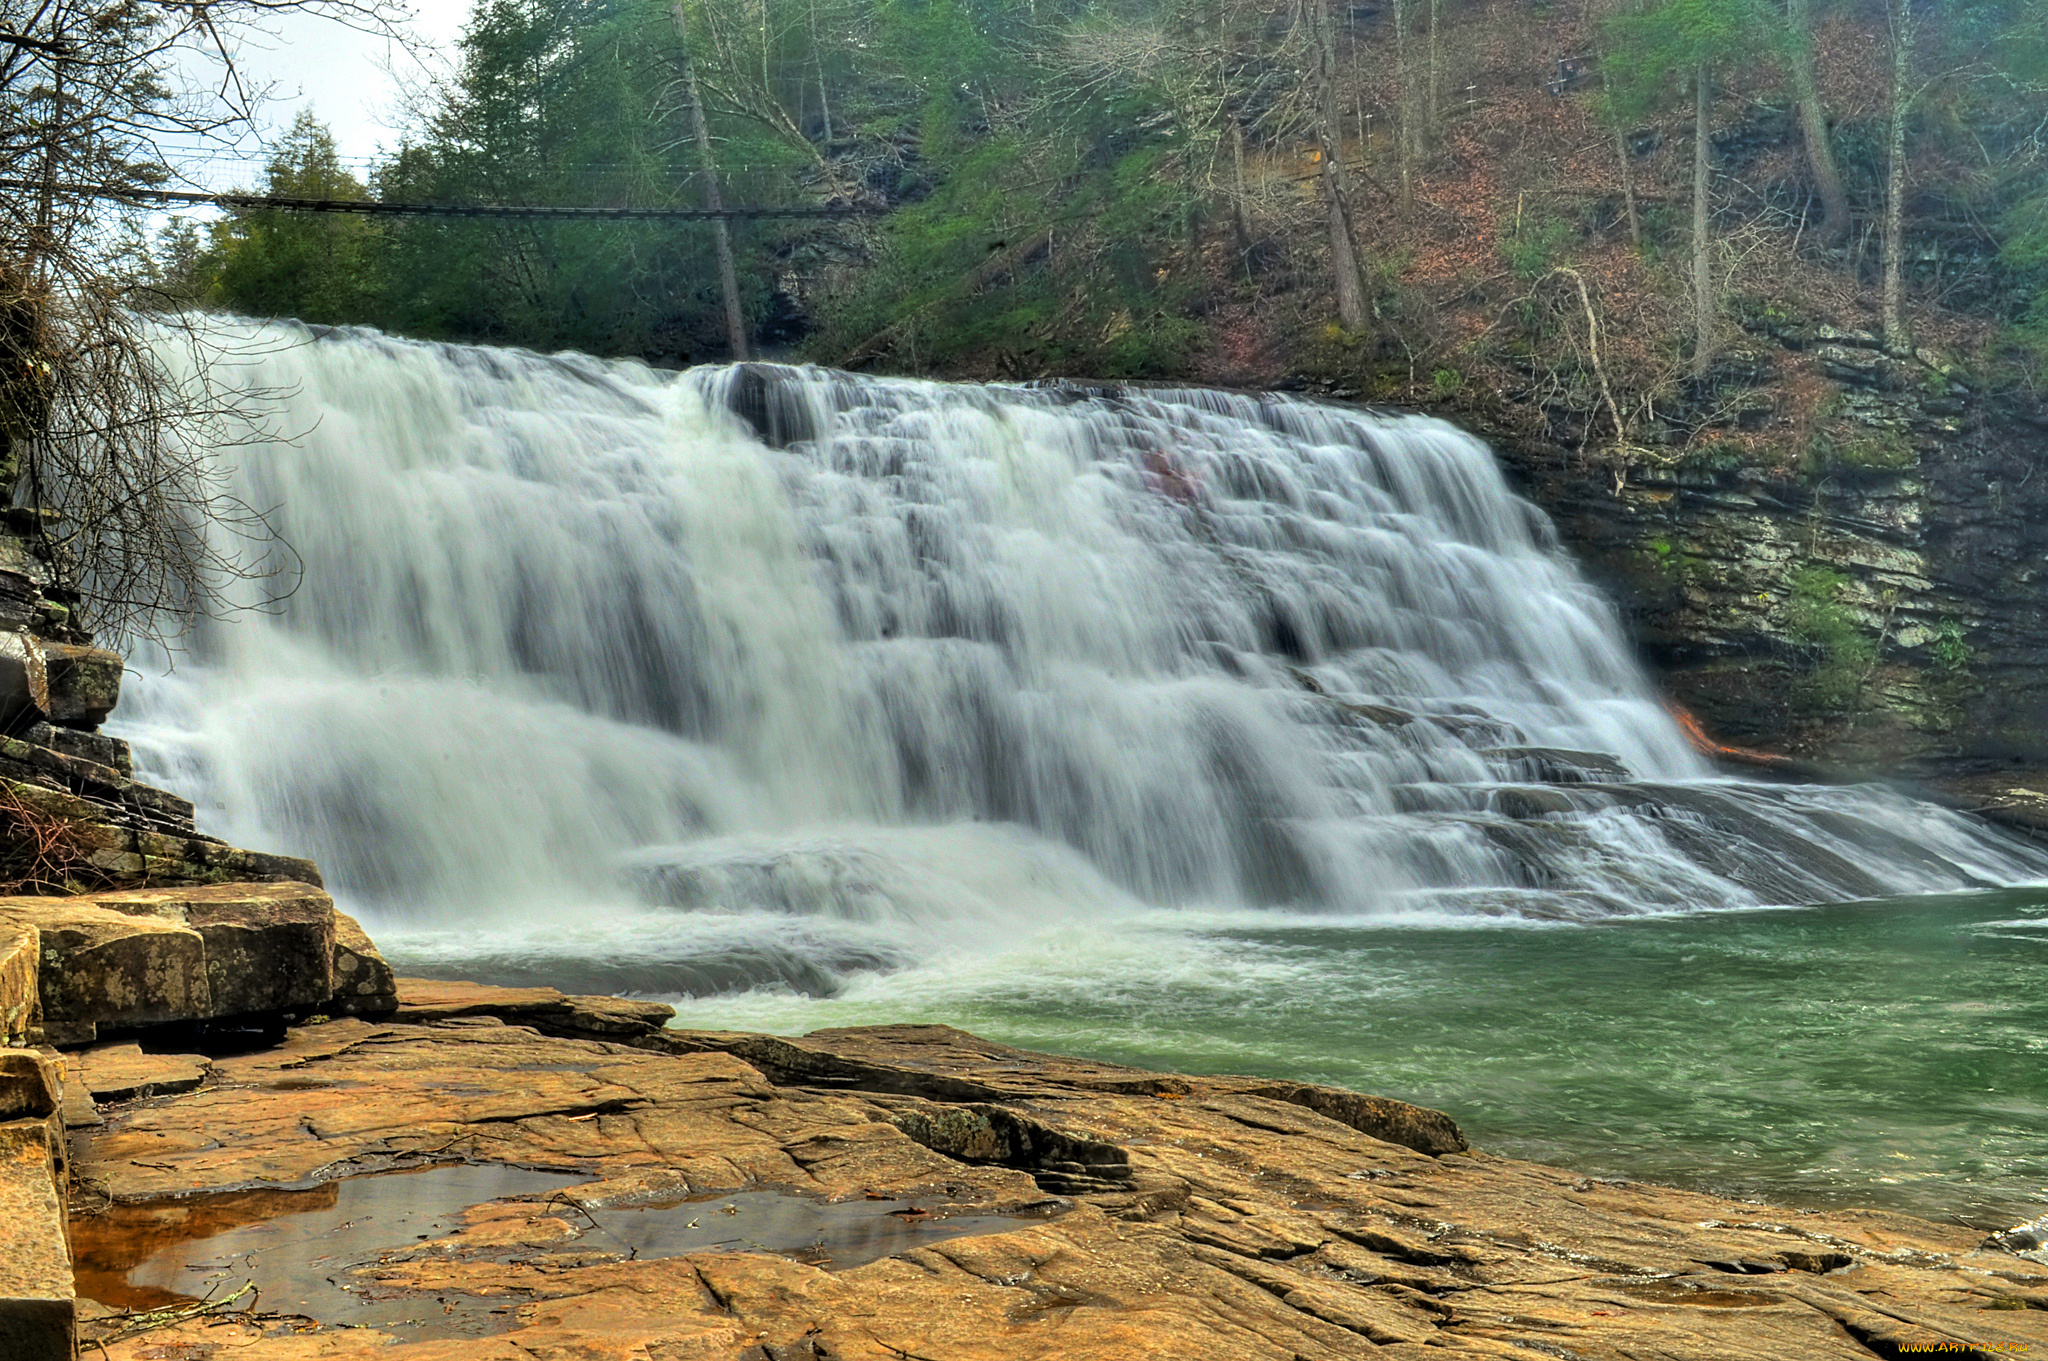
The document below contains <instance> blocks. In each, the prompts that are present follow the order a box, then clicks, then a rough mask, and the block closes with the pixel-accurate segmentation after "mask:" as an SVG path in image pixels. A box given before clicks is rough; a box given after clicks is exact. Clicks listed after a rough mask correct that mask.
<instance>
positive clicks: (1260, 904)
mask: <svg viewBox="0 0 2048 1361" xmlns="http://www.w3.org/2000/svg"><path fill="white" fill-rule="evenodd" d="M215 325H216V326H217V328H218V331H219V333H220V335H222V336H223V337H229V338H231V340H232V343H231V344H230V343H223V345H222V347H221V352H220V353H219V354H218V355H215V356H214V357H213V358H212V359H211V360H210V361H208V362H209V365H210V374H211V380H212V381H213V382H214V383H215V384H216V385H222V384H225V385H229V386H235V387H239V388H241V389H242V390H244V391H245V392H247V393H249V394H251V396H250V399H249V401H248V403H246V404H248V405H251V406H255V405H258V404H259V398H260V399H261V401H262V402H267V403H268V409H269V411H270V413H271V414H270V415H269V416H268V417H266V418H265V419H263V420H262V421H259V422H257V423H256V424H252V425H251V426H250V428H249V429H248V430H247V431H246V432H245V435H244V437H243V438H242V439H240V440H239V441H238V442H237V444H236V447H233V448H231V449H229V450H228V451H227V452H228V454H229V455H231V456H232V459H233V461H234V462H235V464H236V467H235V469H234V472H233V474H232V476H233V478H234V480H235V487H236V490H237V492H238V493H239V495H240V496H241V497H242V498H243V499H244V500H246V501H247V502H248V503H250V504H252V505H255V506H261V507H276V508H277V510H276V514H275V518H276V521H277V525H278V528H279V529H280V530H281V531H282V533H283V536H284V538H285V539H286V540H288V541H289V543H290V544H291V545H292V547H293V549H294V550H295V551H296V552H297V554H298V555H299V556H300V557H301V558H302V559H303V563H304V575H303V580H302V584H301V585H300V587H299V589H298V591H297V593H296V594H295V595H293V596H292V597H291V598H290V599H289V600H288V601H287V602H286V603H285V605H284V606H283V607H282V608H281V609H280V610H277V611H275V612H272V613H262V612H251V613H246V614H242V615H239V616H235V617H232V618H230V619H227V620H225V621H222V622H219V623H214V624H209V625H207V626H205V627H203V628H202V629H201V631H200V633H199V634H198V636H197V637H196V638H195V640H194V645H193V648H192V650H191V652H190V653H189V654H188V655H186V656H185V657H183V658H182V659H180V660H179V662H178V665H177V667H176V669H175V670H174V671H172V672H171V673H170V674H168V675H161V676H159V675H153V674H151V675H145V676H144V677H143V678H142V679H141V680H139V681H136V682H133V683H132V684H131V698H130V699H129V700H128V701H127V702H126V703H125V704H124V706H123V708H122V710H121V712H120V714H119V722H118V724H117V728H118V730H120V731H121V732H122V733H123V735H126V736H129V737H130V738H131V739H132V740H133V741H134V742H135V745H136V751H137V757H138V762H139V764H140V765H141V766H142V767H143V768H144V769H145V770H146V771H147V772H148V773H149V774H150V775H151V776H152V777H153V778H155V779H156V780H158V781H159V782H161V783H164V784H166V785H168V786H170V787H172V788H176V789H178V790H180V791H181V792H184V793H186V794H188V795H190V796H192V797H193V798H195V800H197V801H198V802H199V804H200V805H201V809H202V812H201V817H202V819H204V820H205V822H206V824H207V825H208V826H209V827H210V828H211V829H212V830H215V831H217V832H219V833H221V834H223V835H226V836H228V837H229V838H230V839H233V840H235V841H237V842H238V843H239V844H245V845H255V846H261V847H266V848H271V849H277V850H284V851H289V852H291V853H293V854H302V855H309V856H312V857H315V858H317V859H318V860H319V861H320V862H321V864H322V865H323V867H324V868H325V870H326V871H327V873H328V875H329V878H330V881H331V883H332V885H333V886H334V888H335V889H336V892H337V894H338V895H339V896H340V897H341V898H342V899H343V900H344V902H346V903H348V904H349V905H351V906H354V907H355V908H357V909H358V910H359V911H362V912H365V913H367V914H369V915H370V916H371V917H372V919H373V920H375V921H384V922H394V923H400V924H404V925H406V926H408V927H409V928H417V929H420V930H423V931H432V930H436V929H443V928H446V929H470V928H475V927H477V926H478V925H480V924H496V925H497V926H499V927H501V928H503V929H507V930H510V929H513V928H519V929H525V930H527V931H529V932H530V933H533V934H534V935H535V937H536V938H548V937H553V938H556V939H560V940H567V939H570V938H576V939H583V938H586V937H591V936H592V933H595V935H596V937H601V939H602V941H603V945H602V948H603V950H604V951H606V952H608V953H609V955H610V956H611V957H613V958H614V959H615V960H616V961H618V962H619V966H620V967H621V968H622V969H627V970H628V972H627V973H626V974H623V975H621V977H622V978H625V979H627V980H628V982H629V983H630V984H631V985H634V986H642V987H645V988H647V989H648V990H652V991H693V990H694V991H702V990H707V989H717V988H729V987H734V986H741V985H745V984H750V983H761V982H775V983H779V984H784V985H789V986H794V987H797V988H799V989H829V988H830V987H831V986H832V985H833V979H834V978H836V977H840V976H843V974H844V973H845V971H846V970H849V969H862V968H887V967H891V966H892V965H894V964H896V963H900V962H901V961H903V960H905V959H908V958H913V957H915V956H917V954H918V953H919V952H920V951H921V950H924V949H927V948H928V947H929V946H930V943H931V942H933V941H939V940H958V939H961V938H963V937H973V936H975V935H976V934H977V933H998V934H1000V933H1001V932H1003V931H1004V930H1006V929H1012V928H1014V927H1015V926H1016V925H1017V924H1018V923H1025V922H1043V921H1048V920H1057V919H1061V918H1063V917H1076V918H1090V919H1100V918H1104V917H1109V916H1114V915H1115V914H1118V913H1135V912H1146V911H1156V910H1158V909H1172V908H1181V909H1188V908H1215V907H1222V908H1230V909H1233V910H1235V909H1270V910H1276V911H1285V912H1310V913H1327V914H1338V915H1344V916H1352V917H1355V916H1361V915H1366V916H1371V915H1386V914H1398V913H1402V912H1423V911H1426V912H1430V913H1436V914H1449V915H1452V916H1457V915H1460V914H1466V915H1486V914H1493V915H1508V916H1523V917H1540V918H1564V919H1576V918H1588V917H1601V916H1608V915H1613V914H1618V913H1641V912H1650V911H1681V910H1690V909H1697V908H1703V907H1720V906H1743V905H1758V904H1766V903H1796V902H1814V901H1826V900H1835V899H1845V898H1854V897H1862V896H1872V895H1878V894H1896V893H1907V892H1926V891H1938V890H1944V889H1954V888H1962V887H1973V886H1980V885H1984V884H1991V883H2009V882H2014V881H2017V880H2021V879H2031V878H2038V877H2041V876H2042V875H2043V874H2044V872H2048V861H2044V859H2043V858H2042V857H2041V856H2039V855H2038V854H2037V853H2034V852H2032V851H2031V850H2029V849H2027V848H2024V847H2021V846H2020V845H2018V844H2017V843H2014V842H2011V841H2009V840H2007V839H2005V838H2002V837H2000V836H1998V835H1995V834H1992V833H1989V832H1987V831H1986V830H1984V829H1982V828H1980V827H1978V826H1976V825H1975V824H1972V823H1970V822H1968V821H1966V820H1964V819H1961V818H1958V817H1955V816H1953V815H1950V814H1947V813H1944V812H1941V811H1939V810H1936V809H1933V808H1930V807H1927V806H1924V805H1919V804H1915V803H1913V802H1911V801H1909V800H1906V799H1904V798H1902V797H1900V796H1897V795H1894V794H1890V793H1887V792H1884V791H1880V790H1875V789H1862V790H1843V789H1823V788H1807V787H1793V786H1773V785H1763V784H1756V783H1748V782H1741V781H1731V780H1725V779H1715V778H1712V776H1711V773H1710V772H1709V770H1708V769H1707V768H1706V767H1705V765H1704V764H1703V763H1702V762H1701V761H1700V760H1699V758H1697V757H1696V756H1695V755H1694V754H1693V753H1692V751H1691V750H1690V748H1689V747H1688V745H1687V743H1686V742H1685V740H1684V738H1683V736H1682V734H1681V733H1680V732H1679V731H1678V729H1677V728H1676V726H1675V725H1674V723H1673V722H1672V720H1671V719H1670V717H1669V716H1668V715H1667V714H1666V713H1665V711H1664V710H1663V709H1662V708H1661V706H1660V705H1659V703H1658V702H1657V700H1656V698H1655V696H1654V695H1653V694H1652V693H1651V691H1650V689H1649V687H1648V685H1647V683H1646V681H1645V679H1644V677H1643V676H1642V674H1641V673H1640V671H1639V669H1638V668H1637V667H1636V665H1635V664H1634V662H1633V660H1632V659H1631V657H1630V655H1629V652H1628V649H1627V646H1626V644H1625V642H1624V640H1623V637H1622V634H1621V631H1620V628H1619V626H1618V623H1617V620H1616V618H1615V617H1614V613H1613V611H1612V609H1611V607H1610V606H1609V605H1608V604H1607V602H1605V601H1604V600H1603V599H1602V598H1601V597H1600V596H1599V594H1598V593H1597V592H1596V591H1594V590H1593V589H1592V587H1591V586H1589V585H1588V584H1587V582H1586V581H1585V580H1584V579H1583V578H1582V577H1580V575H1579V574H1578V573H1577V571H1576V570H1575V569H1574V567H1573V565H1572V563H1571V562H1570V560H1569V559H1568V558H1567V557H1566V556H1565V555H1564V554H1563V553H1562V552H1561V551H1560V549H1559V547H1558V544H1557V541H1556V539H1555V536H1554V534H1553V531H1552V529H1551V527H1550V525H1549V523H1548V521H1547V520H1546V519H1545V518H1544V516H1543V515H1542V514H1541V513H1540V512H1538V511H1537V510H1536V509H1535V508H1533V507H1532V506H1530V505H1528V504H1527V503H1525V502H1523V501H1521V500H1519V499H1517V498H1516V497H1514V496H1513V495H1511V494H1510V493H1509V491H1508V490H1507V488H1506V487H1505V485H1504V484H1503V482H1502V480H1501V477H1500V474H1499V472H1498V471H1497V469H1496V467H1495V464H1494V461H1493V459H1492V456H1491V454H1490V453H1489V451H1488V450H1487V449H1486V448H1485V446H1484V445H1483V444H1481V443H1480V442H1479V441H1477V440H1475V439H1473V438H1472V437H1470V436H1468V435H1466V434H1463V433H1461V432H1460V431H1458V430H1456V429H1455V428H1453V427H1451V426H1449V425H1446V424H1444V423H1443V422H1440V421H1436V420H1432V419H1426V418H1422V417H1416V416H1400V415H1375V414H1367V413H1363V412H1358V411H1354V410H1348V409H1339V408H1335V407H1330V406H1324V405H1319V404H1316V403H1312V402H1307V401H1301V400H1295V399H1292V398H1287V397H1279V396H1263V397H1260V396H1244V395H1236V394H1228V393H1219V392H1210V391H1200V390H1171V389H1151V388H1143V389H1141V388H1135V387H1131V388H1124V387H1108V386H1087V385H1074V384H1049V385H1023V386H983V387H971V386H953V385H945V384H938V383H930V382H919V381H909V380H893V379H870V378H860V377H854V376H849V375H844V374H836V373H830V372H825V371H819V370H811V369H795V368H786V367H778V366H759V365H748V366H740V367H738V368H730V369H697V370H691V371H689V372H687V373H684V374H681V375H674V374H665V373H658V372H655V371H652V370H650V369H647V368H644V367H641V366H637V365H633V364H618V363H603V362H599V361H595V360H591V359H587V358H582V357H577V356H570V355H562V356H552V357H544V356H538V355H533V354H526V353H521V352H515V351H506V350H490V349H482V348H468V347H457V346H441V345H429V344H420V343H413V342H407V341H400V340H395V339H392V338H388V337H385V336H381V335H378V334H375V333H371V332H365V331H332V332H320V333H314V332H309V331H306V330H304V329H302V328H297V327H291V326H284V325H276V326H256V325H254V324H244V323H233V322H226V321H222V322H219V323H216V324H215ZM166 354H167V355H172V354H173V352H172V351H171V350H170V349H167V350H166ZM171 362H176V363H190V362H193V361H191V360H190V359H189V358H187V357H185V356H183V355H182V354H179V355H174V356H173V358H172V361H171ZM144 669H145V670H146V671H147V670H149V668H147V667H145V668H144ZM679 938H687V939H688V940H689V942H690V943H691V944H690V949H689V950H688V951H687V954H688V956H689V959H688V962H687V963H674V964H673V965H672V966H664V968H663V969H655V970H653V971H651V972H647V973H632V972H631V964H632V961H633V960H634V959H637V958H641V957H643V955H644V954H645V951H646V950H648V949H651V948H652V946H651V945H649V942H653V941H656V940H664V941H669V942H671V943H672V942H673V941H674V940H676V939H679ZM657 953H658V952H657ZM665 957H668V958H671V959H674V958H678V957H679V956H678V955H677V952H676V951H675V950H673V949H671V950H669V951H668V954H667V955H666V956H665Z"/></svg>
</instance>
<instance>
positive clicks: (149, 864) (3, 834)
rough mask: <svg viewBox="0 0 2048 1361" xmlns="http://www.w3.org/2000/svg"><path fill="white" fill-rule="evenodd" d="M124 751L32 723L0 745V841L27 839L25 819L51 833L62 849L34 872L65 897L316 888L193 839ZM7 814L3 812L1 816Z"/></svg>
mask: <svg viewBox="0 0 2048 1361" xmlns="http://www.w3.org/2000/svg"><path fill="white" fill-rule="evenodd" d="M131 769H132V767H131V764H130V759H129V755H128V744H127V743H126V742H123V741H120V740H119V739H116V738H108V737H103V736H99V735H98V734H89V733H82V732H75V731H73V730H70V729H65V728H57V727H53V726H52V725H50V724H47V723H44V724H38V725H36V726H35V727H32V728H30V729H29V730H27V731H26V732H24V733H22V734H21V735H20V736H16V737H6V736H0V814H4V815H5V819H6V821H7V822H8V823H10V824H12V825H6V826H0V839H5V838H14V839H17V840H20V839H24V838H28V837H29V835H30V832H31V830H33V829H29V828H27V827H26V826H25V825H24V823H25V821H26V820H31V819H33V820H40V821H41V822H42V823H43V829H44V830H49V829H52V828H54V830H55V831H56V832H57V833H58V835H57V836H56V837H55V838H50V837H47V836H46V837H44V838H43V839H44V840H54V841H55V842H56V844H58V845H60V846H61V847H62V850H61V851H60V852H53V853H52V854H51V855H50V857H49V858H48V860H47V863H46V864H45V865H44V866H43V867H42V868H41V870H40V871H39V878H40V880H41V881H42V882H45V883H48V882H49V881H51V880H54V879H57V878H58V877H60V876H64V877H67V878H68V879H69V880H71V881H73V882H72V887H73V888H74V889H80V888H89V887H99V886H103V885H106V884H110V883H111V884H123V883H134V884H144V883H148V884H179V883H223V882H227V881H230V880H249V879H273V878H274V879H291V880H296V881H298V882H300V883H305V884H313V885H318V884H319V883H320V871H319V869H318V867H316V866H315V865H314V864H313V862H311V861H310V860H301V859H298V858H297V857H294V856H285V855H266V854H264V853H262V852H260V851H246V850H241V849H239V848H237V847H234V846H230V845H228V844H227V843H226V842H224V841H221V840H220V839H219V838H217V837H212V836H207V835H205V834H204V833H202V832H200V831H199V829H198V827H197V825H196V824H195V823H194V821H193V808H192V804H191V802H190V801H189V800H187V799H183V798H180V797H178V796H177V795H176V794H172V793H169V792H168V791H166V790H162V789H157V788H154V787H152V786H150V785H146V784H143V783H141V782H139V781H137V780H135V779H134V778H133V777H132V775H131V773H130V772H131ZM9 810H11V811H9Z"/></svg>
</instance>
